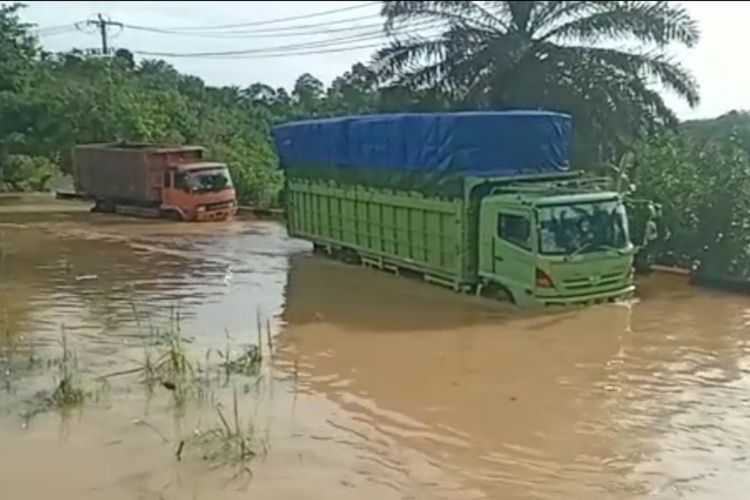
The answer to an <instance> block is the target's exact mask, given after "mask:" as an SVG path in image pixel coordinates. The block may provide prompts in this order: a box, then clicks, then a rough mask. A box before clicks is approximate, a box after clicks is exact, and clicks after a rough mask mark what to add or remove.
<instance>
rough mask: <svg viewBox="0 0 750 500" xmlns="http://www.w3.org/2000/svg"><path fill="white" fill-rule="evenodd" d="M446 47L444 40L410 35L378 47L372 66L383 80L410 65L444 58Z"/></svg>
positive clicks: (403, 71)
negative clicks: (408, 37) (407, 37)
mask: <svg viewBox="0 0 750 500" xmlns="http://www.w3.org/2000/svg"><path fill="white" fill-rule="evenodd" d="M446 50H447V47H446V44H445V40H444V39H442V38H440V39H437V40H431V39H423V38H417V37H412V38H410V39H408V40H404V41H402V40H394V41H393V42H391V44H390V45H389V46H387V47H385V48H382V49H380V50H379V51H378V52H377V53H376V54H375V58H374V63H373V67H374V68H375V70H376V71H378V73H379V74H380V76H381V78H383V79H384V80H390V79H393V78H395V77H397V76H399V75H403V74H404V73H406V72H408V71H409V69H410V66H411V67H413V66H418V65H421V64H427V65H429V64H434V62H435V61H440V60H444V58H445V53H446Z"/></svg>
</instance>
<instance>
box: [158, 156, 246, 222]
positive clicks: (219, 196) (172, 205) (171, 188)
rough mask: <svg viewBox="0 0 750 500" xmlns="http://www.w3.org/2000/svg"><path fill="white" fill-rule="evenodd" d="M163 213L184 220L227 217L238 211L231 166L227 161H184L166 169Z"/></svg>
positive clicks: (222, 218)
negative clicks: (229, 166) (225, 162)
mask: <svg viewBox="0 0 750 500" xmlns="http://www.w3.org/2000/svg"><path fill="white" fill-rule="evenodd" d="M161 198H162V203H161V207H160V209H161V210H162V212H165V213H169V214H175V218H177V215H179V219H181V220H191V221H204V220H225V219H228V218H231V217H232V216H234V214H235V213H236V212H237V201H236V195H235V191H234V187H233V186H232V177H231V175H230V174H229V169H228V168H227V166H226V165H224V164H223V163H215V162H200V163H183V164H177V165H176V166H173V167H170V168H168V169H167V170H166V171H165V172H164V179H163V184H162V195H161Z"/></svg>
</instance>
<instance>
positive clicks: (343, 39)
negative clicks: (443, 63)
mask: <svg viewBox="0 0 750 500" xmlns="http://www.w3.org/2000/svg"><path fill="white" fill-rule="evenodd" d="M441 24H442V21H435V20H424V21H418V22H416V23H414V24H412V26H410V28H411V29H414V28H419V29H422V30H424V29H432V28H438V27H440V25H441ZM401 34H415V32H410V31H406V32H403V33H401ZM385 38H387V35H386V33H385V32H384V31H383V30H382V29H380V30H377V31H369V32H361V33H357V34H354V35H347V36H340V37H334V38H328V39H324V40H317V41H311V42H303V43H295V44H287V45H278V46H272V47H257V48H253V49H242V50H228V51H217V52H146V51H141V52H137V51H134V53H139V54H143V55H149V56H159V57H227V56H243V55H257V54H262V53H266V52H271V53H283V52H287V51H292V52H294V51H299V50H303V51H307V50H314V49H320V48H324V49H326V48H346V47H345V45H348V44H349V43H351V42H366V41H374V40H383V39H385ZM342 44H343V45H344V47H341V45H342ZM337 46H338V47H337Z"/></svg>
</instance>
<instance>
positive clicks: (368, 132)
mask: <svg viewBox="0 0 750 500" xmlns="http://www.w3.org/2000/svg"><path fill="white" fill-rule="evenodd" d="M570 132H571V120H570V116H568V115H565V114H561V113H553V112H546V111H489V112H459V113H403V114H381V115H362V116H347V117H340V118H327V119H319V120H306V121H300V122H292V123H287V124H283V125H279V126H277V127H275V128H274V129H273V135H274V140H275V142H276V148H277V150H278V153H279V157H280V159H281V165H282V168H284V169H286V170H295V169H297V168H305V167H335V168H336V169H337V170H339V171H341V170H349V171H351V170H356V169H358V168H364V169H368V170H373V169H374V170H380V171H391V172H394V171H396V172H397V171H401V172H404V171H410V172H412V173H418V172H420V171H421V172H423V173H427V172H431V173H433V174H435V173H438V172H445V173H448V172H451V173H462V174H463V175H475V176H505V175H508V176H510V175H519V174H534V173H551V172H561V171H566V170H568V168H569V160H568V156H569V149H570ZM384 173H385V172H384ZM394 173H395V172H394Z"/></svg>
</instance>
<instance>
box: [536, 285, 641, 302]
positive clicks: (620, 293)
mask: <svg viewBox="0 0 750 500" xmlns="http://www.w3.org/2000/svg"><path fill="white" fill-rule="evenodd" d="M634 292H635V285H633V284H631V285H628V286H626V287H619V288H616V289H613V290H605V291H601V292H596V293H584V294H580V295H549V296H540V295H537V296H535V297H534V299H533V302H534V303H535V304H537V305H540V306H572V305H591V304H600V303H603V302H614V301H616V300H626V299H629V298H632V296H633V293H634Z"/></svg>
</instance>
